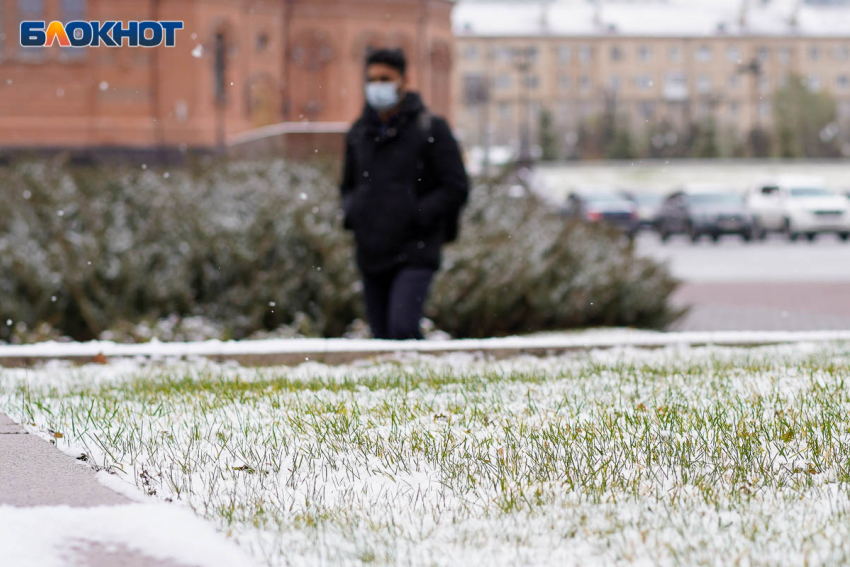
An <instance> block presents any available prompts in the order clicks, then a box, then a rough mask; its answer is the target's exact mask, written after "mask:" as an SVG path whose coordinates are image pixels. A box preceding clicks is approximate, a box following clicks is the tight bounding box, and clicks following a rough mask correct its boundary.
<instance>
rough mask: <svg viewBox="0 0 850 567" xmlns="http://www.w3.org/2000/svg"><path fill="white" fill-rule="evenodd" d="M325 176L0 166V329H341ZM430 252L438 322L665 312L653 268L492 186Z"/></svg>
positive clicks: (666, 282) (289, 169)
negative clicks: (437, 256) (437, 260)
mask: <svg viewBox="0 0 850 567" xmlns="http://www.w3.org/2000/svg"><path fill="white" fill-rule="evenodd" d="M335 177H336V174H335V172H327V173H323V172H322V171H320V170H318V169H316V168H314V167H308V166H305V165H297V164H290V163H284V162H283V161H270V162H257V163H221V164H215V163H207V164H204V165H203V166H195V167H190V168H184V169H175V170H170V171H166V170H164V169H156V170H155V169H153V168H139V167H108V168H99V169H95V168H79V167H76V168H75V167H66V166H54V165H52V164H51V163H50V162H27V163H22V164H17V165H14V166H11V167H7V168H2V169H0V340H7V341H8V340H11V338H12V333H13V332H14V329H21V328H28V329H34V328H37V327H39V326H42V325H43V324H48V325H49V326H50V327H51V328H53V329H56V332H57V333H58V334H59V335H68V336H71V337H73V338H75V339H89V338H94V337H99V336H104V337H113V338H119V337H122V338H125V339H130V340H132V339H134V338H135V339H137V340H139V339H144V336H141V335H139V333H137V332H127V331H126V329H130V328H133V327H132V326H134V325H136V326H138V325H140V324H142V326H144V325H146V323H143V322H144V321H160V322H161V320H163V319H166V320H167V321H170V322H169V323H168V324H167V325H166V327H168V328H167V329H165V330H166V331H168V332H167V333H165V334H164V335H163V333H162V332H160V331H162V329H160V327H163V325H162V324H160V323H157V324H154V325H149V326H150V330H151V335H152V336H160V335H162V336H163V337H164V338H168V337H170V336H171V335H174V338H186V337H192V338H195V337H196V335H197V334H198V333H203V332H205V331H204V330H205V329H208V330H209V332H213V333H216V334H218V335H219V337H218V338H231V337H232V338H242V337H247V336H251V335H252V334H253V335H254V336H263V333H264V331H272V330H275V329H279V328H280V327H282V326H286V327H287V329H286V333H285V334H287V335H288V334H298V335H313V336H342V335H343V334H344V333H345V332H346V329H347V327H349V325H350V324H351V323H352V321H354V320H355V319H357V318H358V317H360V318H362V317H363V307H362V297H361V293H360V284H359V282H358V277H357V272H356V270H355V267H354V260H353V248H352V241H351V238H350V236H349V235H348V234H346V233H344V232H343V231H342V229H341V222H340V216H339V200H338V194H337V189H336V186H335ZM445 265H446V269H445V270H444V272H443V273H442V274H441V276H440V277H439V278H438V280H437V282H436V283H435V286H434V293H433V294H432V298H431V302H430V305H429V308H428V313H429V316H431V318H432V319H433V320H434V322H435V324H436V327H437V328H438V329H442V330H444V331H447V332H449V333H451V334H452V335H454V336H489V335H496V334H505V333H512V332H520V331H522V332H531V331H538V330H545V329H559V328H568V327H576V326H586V325H598V324H617V325H646V326H658V325H661V324H663V323H665V322H666V321H667V320H668V319H669V318H670V312H669V311H668V308H667V303H666V299H667V297H668V295H669V294H670V292H671V291H672V289H673V287H674V284H673V282H672V281H671V279H670V277H669V275H667V273H666V272H665V271H664V270H662V269H661V268H659V267H658V266H656V265H654V264H652V263H650V262H649V261H645V260H636V259H635V258H634V257H633V254H632V251H631V250H630V249H629V248H628V246H627V245H626V244H624V243H622V242H620V240H619V239H618V238H616V237H615V236H614V235H611V234H608V233H606V232H604V231H600V230H597V229H593V228H591V227H586V226H581V225H577V226H567V225H566V224H565V223H564V221H563V220H562V219H561V218H560V217H558V216H557V215H556V214H553V213H552V212H551V211H549V209H548V208H547V207H546V206H545V205H544V204H542V203H541V202H540V201H538V200H537V199H535V198H533V197H530V196H523V197H516V196H513V197H512V196H511V192H510V191H506V190H503V189H499V188H497V189H494V190H493V192H492V193H485V191H484V190H476V191H474V192H473V198H472V201H471V203H470V206H469V207H468V209H467V212H466V214H465V222H464V225H463V228H462V231H461V239H460V241H459V242H457V243H455V244H453V245H452V246H451V247H450V248H449V249H448V250H447V254H446V262H445ZM175 315H177V316H180V318H181V320H178V319H174V316H175ZM192 317H197V318H199V319H197V321H204V322H205V323H204V325H201V326H198V325H194V326H193V325H188V326H187V325H186V324H184V323H183V322H181V321H182V319H184V318H192ZM189 321H190V322H191V321H192V319H189ZM139 328H141V327H139ZM163 328H165V327H163ZM122 329H123V330H122ZM187 329H188V330H187ZM107 331H111V332H108V333H106V334H105V335H104V333H105V332H107ZM142 335H143V334H142Z"/></svg>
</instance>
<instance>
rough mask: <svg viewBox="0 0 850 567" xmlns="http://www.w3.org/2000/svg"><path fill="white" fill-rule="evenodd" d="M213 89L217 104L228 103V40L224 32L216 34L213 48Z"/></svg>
mask: <svg viewBox="0 0 850 567" xmlns="http://www.w3.org/2000/svg"><path fill="white" fill-rule="evenodd" d="M213 89H214V92H215V101H216V104H218V105H221V106H224V104H226V103H227V40H226V38H225V35H224V32H218V33H216V34H215V45H214V47H213Z"/></svg>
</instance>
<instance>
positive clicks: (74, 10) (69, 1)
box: [60, 0, 88, 60]
mask: <svg viewBox="0 0 850 567" xmlns="http://www.w3.org/2000/svg"><path fill="white" fill-rule="evenodd" d="M60 6H61V11H62V17H61V18H60V19H61V20H62V21H63V22H65V23H68V22H73V21H75V20H85V19H86V0H62V2H61V4H60ZM87 52H88V50H87V49H86V48H84V47H63V48H62V58H63V59H66V60H67V59H75V60H80V59H85V58H86V53H87Z"/></svg>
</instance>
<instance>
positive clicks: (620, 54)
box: [462, 44, 850, 64]
mask: <svg viewBox="0 0 850 567" xmlns="http://www.w3.org/2000/svg"><path fill="white" fill-rule="evenodd" d="M556 51H557V56H558V61H559V62H560V63H561V64H566V63H569V62H571V61H572V60H573V58H575V59H576V60H578V61H579V62H580V63H582V64H588V63H590V62H591V61H593V58H594V48H593V47H592V46H590V45H581V46H578V47H573V46H570V45H561V46H558V47H557V49H556ZM634 51H635V53H634V55H635V58H636V59H637V60H638V61H643V62H648V61H652V60H653V59H654V58H655V56H656V50H655V49H654V48H653V47H652V46H649V45H639V46H637V47H636V48H635V50H634ZM666 51H667V59H668V60H669V61H671V62H675V63H678V62H681V61H682V60H683V57H684V50H683V49H682V47H681V46H678V45H673V46H670V47H669V48H668V49H667V50H666ZM715 51H716V50H715V48H714V47H712V46H710V45H700V46H698V47H697V49H696V50H695V51H694V54H693V55H694V59H695V60H697V61H701V62H708V61H711V60H712V59H713V58H714V57H715ZM794 51H795V49H794V48H792V47H790V46H781V47H779V48H776V49H775V50H772V49H771V48H769V47H766V46H762V47H758V48H756V57H757V58H758V59H759V60H761V61H768V60H770V58H771V57H774V56H775V57H776V59H777V60H778V61H779V62H780V63H789V62H790V61H791V59H792V57H793V55H794ZM723 53H724V54H725V57H726V59H727V60H728V61H731V62H733V63H740V62H741V61H743V60H744V59H745V58H748V56H745V54H744V51H743V50H742V49H741V48H740V47H739V46H736V45H730V46H729V47H727V48H726V49H725V51H724V52H723ZM805 54H806V57H807V59H808V60H810V61H818V60H820V59H822V58H825V57H826V56H828V55H831V56H832V58H833V59H835V60H837V61H850V44H841V45H837V46H834V47H832V48H829V49H828V48H825V47H823V46H820V45H810V46H808V48H807V49H805ZM488 55H489V56H490V58H492V59H495V60H496V61H503V62H506V61H514V60H516V59H517V58H519V57H523V58H525V59H527V60H529V62H531V63H534V62H536V61H537V60H538V58H539V50H538V49H537V47H534V46H530V47H525V48H512V47H506V46H501V47H495V48H491V49H490V50H489V51H488ZM628 55H629V54H628V51H627V49H626V48H625V47H622V46H619V45H614V46H611V48H610V49H609V58H610V59H611V61H615V62H619V61H626V60H627V59H628ZM462 56H463V58H464V59H467V60H470V61H474V60H476V59H478V58H479V56H480V52H479V48H478V46H477V45H475V44H468V45H465V46H464V47H463V49H462Z"/></svg>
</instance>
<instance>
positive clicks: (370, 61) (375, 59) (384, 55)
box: [366, 48, 407, 76]
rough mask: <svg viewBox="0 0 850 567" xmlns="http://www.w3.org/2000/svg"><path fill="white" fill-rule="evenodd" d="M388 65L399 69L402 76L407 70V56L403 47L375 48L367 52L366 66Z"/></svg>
mask: <svg viewBox="0 0 850 567" xmlns="http://www.w3.org/2000/svg"><path fill="white" fill-rule="evenodd" d="M375 64H380V65H386V66H387V67H392V68H393V69H395V70H396V71H398V72H399V73H400V74H401V75H402V76H404V73H405V72H406V71H407V58H406V57H405V56H404V51H402V50H401V49H385V48H381V49H373V50H370V51H369V52H368V53H367V54H366V67H369V65H375Z"/></svg>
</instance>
